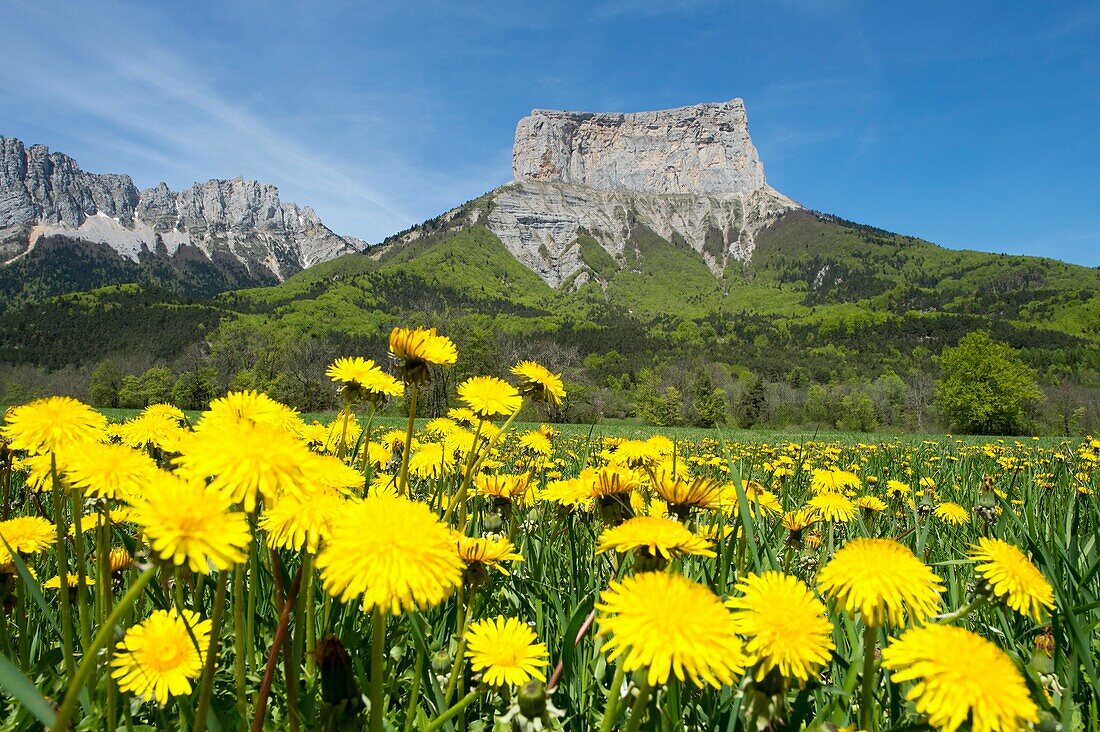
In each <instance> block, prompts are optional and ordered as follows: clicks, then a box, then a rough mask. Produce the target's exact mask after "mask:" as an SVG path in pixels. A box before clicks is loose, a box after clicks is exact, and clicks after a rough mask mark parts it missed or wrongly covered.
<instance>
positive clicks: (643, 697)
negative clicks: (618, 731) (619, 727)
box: [626, 679, 650, 732]
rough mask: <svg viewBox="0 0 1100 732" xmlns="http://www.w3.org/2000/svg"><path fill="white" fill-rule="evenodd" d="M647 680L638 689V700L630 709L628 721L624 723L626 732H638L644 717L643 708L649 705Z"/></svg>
mask: <svg viewBox="0 0 1100 732" xmlns="http://www.w3.org/2000/svg"><path fill="white" fill-rule="evenodd" d="M649 688H650V687H649V680H648V679H645V680H643V681H642V683H641V685H640V686H639V687H638V698H637V699H635V700H634V704H633V705H632V706H631V707H630V720H629V721H628V722H627V723H626V732H638V730H639V729H640V728H641V726H642V718H643V717H645V707H646V704H648V703H649Z"/></svg>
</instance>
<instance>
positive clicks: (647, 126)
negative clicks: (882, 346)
mask: <svg viewBox="0 0 1100 732" xmlns="http://www.w3.org/2000/svg"><path fill="white" fill-rule="evenodd" d="M512 172H513V176H514V178H515V180H514V182H513V183H511V184H509V185H506V186H504V187H502V188H499V189H497V190H496V191H493V192H492V193H491V194H489V197H488V200H487V201H486V205H485V206H484V207H476V208H470V207H467V208H460V209H456V210H455V211H452V212H449V213H448V214H445V215H444V216H443V217H442V220H443V221H444V222H446V223H449V224H451V225H459V226H461V225H464V224H466V223H473V222H474V221H475V220H476V221H477V222H479V223H484V224H485V225H486V226H488V228H489V229H490V230H491V231H492V232H493V233H494V234H496V235H497V236H498V237H499V238H500V240H501V241H502V242H503V243H504V245H505V246H506V247H507V248H508V250H509V251H510V252H511V253H512V255H513V256H515V257H516V258H517V259H518V260H519V261H521V262H523V263H524V264H525V265H527V266H528V267H530V268H531V269H533V270H534V271H535V272H537V273H538V274H539V276H541V277H542V278H543V279H544V280H546V282H548V283H549V284H550V285H552V286H554V287H561V286H567V287H569V286H576V285H579V284H583V283H584V282H586V281H589V280H591V279H600V278H601V275H600V274H599V273H597V272H595V271H593V270H592V269H591V268H589V267H587V266H586V265H585V263H584V258H583V257H582V255H581V251H582V242H581V238H582V237H591V238H592V239H594V240H595V241H596V242H597V243H598V244H599V245H600V246H602V247H603V249H604V250H606V251H607V253H608V254H610V255H611V257H612V258H613V259H614V260H615V262H616V263H617V264H618V266H619V267H620V268H622V267H627V266H629V262H630V261H631V257H630V256H628V255H629V254H630V252H629V251H628V250H629V248H630V246H631V239H632V234H633V233H634V232H636V231H637V229H638V228H639V227H644V228H647V229H649V230H651V231H653V232H654V233H656V234H657V235H659V236H660V237H661V238H663V239H665V240H667V241H668V242H670V243H673V244H675V245H677V246H681V245H686V246H689V247H690V248H691V249H693V250H694V251H695V252H697V253H698V255H699V256H700V257H701V258H702V259H703V260H704V261H705V262H706V264H707V266H708V267H709V268H710V269H711V271H712V272H713V273H714V274H715V275H716V276H720V275H721V274H722V273H723V272H724V271H725V270H726V268H727V267H729V266H730V265H731V263H736V264H738V265H743V264H744V263H747V262H748V261H749V259H750V258H751V257H752V253H753V249H754V248H755V241H756V234H757V233H758V232H759V231H761V230H762V229H763V228H765V227H766V226H767V225H769V224H770V223H772V222H773V221H774V220H775V219H776V218H777V217H778V216H779V215H780V214H781V213H783V212H784V211H788V210H790V209H794V208H799V205H798V204H797V203H796V202H794V201H793V200H791V199H790V198H787V197H786V196H784V195H783V194H781V193H779V192H778V191H776V190H775V189H773V188H772V187H770V186H769V185H768V184H767V182H766V180H765V177H764V166H763V164H762V163H761V162H760V156H759V155H758V154H757V151H756V147H755V146H754V145H753V143H752V138H751V137H750V136H749V129H748V118H747V116H746V113H745V105H744V103H743V102H742V101H741V100H740V99H734V100H732V101H729V102H723V103H719V104H697V105H695V106H691V107H681V108H679V109H668V110H662V111H656V112H639V113H636V114H591V113H586V112H560V111H549V110H535V111H533V112H532V113H531V114H530V116H528V117H524V118H523V119H522V120H520V122H519V124H518V125H517V127H516V137H515V144H514V146H513V152H512ZM421 234H422V232H421V231H418V230H413V231H412V232H410V233H409V234H406V235H404V236H403V237H401V238H400V239H399V241H402V240H403V241H409V240H411V239H415V238H416V237H418V236H420V235H421Z"/></svg>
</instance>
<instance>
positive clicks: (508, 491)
mask: <svg viewBox="0 0 1100 732" xmlns="http://www.w3.org/2000/svg"><path fill="white" fill-rule="evenodd" d="M530 480H531V476H530V475H528V474H527V473H522V474H520V475H510V474H507V473H480V474H478V475H477V476H476V477H475V478H474V491H473V492H474V495H478V496H491V497H492V498H498V499H500V500H502V501H510V502H513V503H517V504H520V505H523V504H524V503H525V502H526V497H527V488H528V486H529V485H530Z"/></svg>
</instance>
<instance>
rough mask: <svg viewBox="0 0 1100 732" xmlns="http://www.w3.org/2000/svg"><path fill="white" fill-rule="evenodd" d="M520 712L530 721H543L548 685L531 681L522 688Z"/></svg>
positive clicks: (520, 692) (534, 680)
mask: <svg viewBox="0 0 1100 732" xmlns="http://www.w3.org/2000/svg"><path fill="white" fill-rule="evenodd" d="M519 711H520V713H521V714H522V715H523V716H525V717H527V718H528V719H541V718H542V715H543V714H545V713H546V685H545V684H543V683H542V682H541V681H538V680H536V679H531V680H530V681H528V682H527V683H526V684H524V685H523V686H522V687H520V690H519Z"/></svg>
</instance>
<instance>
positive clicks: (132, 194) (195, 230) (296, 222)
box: [0, 137, 362, 280]
mask: <svg viewBox="0 0 1100 732" xmlns="http://www.w3.org/2000/svg"><path fill="white" fill-rule="evenodd" d="M50 236H65V237H68V238H71V239H78V240H86V241H91V242H95V243H102V244H106V245H108V246H110V247H111V248H112V249H114V250H115V251H116V252H117V253H118V254H119V255H120V256H122V257H124V258H126V259H130V260H132V261H137V260H138V259H139V256H140V255H141V253H142V252H143V251H149V252H154V251H160V252H163V253H165V254H167V255H168V256H170V257H171V256H174V255H176V254H177V252H179V251H180V249H181V248H182V247H187V250H188V252H189V254H190V253H193V251H194V250H196V249H197V250H198V251H199V252H200V253H201V254H202V255H205V256H206V257H207V258H209V259H210V260H211V261H226V258H228V260H232V261H236V262H239V263H240V264H242V265H244V267H245V268H246V269H247V270H248V271H250V272H253V273H254V274H255V275H256V277H257V279H259V280H266V279H270V278H272V277H274V278H275V279H284V278H285V277H288V276H290V275H291V274H294V273H295V272H297V271H299V270H301V269H304V268H305V267H309V266H311V265H313V264H317V263H318V262H323V261H326V260H329V259H332V258H334V257H337V256H339V255H341V254H346V253H348V252H353V251H359V250H361V248H362V247H361V246H360V245H359V242H358V241H357V240H348V239H346V238H344V237H341V236H337V235H336V234H334V233H333V232H332V231H330V230H329V229H328V228H327V227H326V226H325V225H324V224H323V223H322V222H321V220H320V219H319V218H318V217H317V214H316V213H315V212H314V211H313V209H312V208H310V207H308V206H306V207H304V208H301V207H299V206H297V205H296V204H294V203H290V202H284V201H282V200H281V199H280V198H279V190H278V188H276V187H275V186H273V185H271V184H268V183H260V182H258V181H251V180H244V179H242V178H234V179H232V180H209V181H207V182H206V183H201V184H200V183H196V184H194V185H193V186H191V187H190V188H187V189H184V190H182V191H171V190H169V189H168V186H167V185H165V184H164V183H161V184H160V185H158V186H156V187H154V188H149V189H146V190H143V191H139V190H138V189H137V188H136V187H135V186H134V184H133V181H132V180H131V179H130V177H129V176H128V175H110V174H108V175H102V174H94V173H87V172H85V171H83V170H81V169H80V166H79V165H77V163H76V161H75V160H73V159H72V158H70V157H68V156H67V155H64V154H62V153H57V152H53V153H51V152H50V151H49V150H48V149H47V148H46V147H45V146H43V145H34V146H32V147H29V148H27V147H25V146H24V145H23V143H22V142H20V141H19V140H16V139H14V138H5V137H0V264H4V263H7V262H11V261H14V260H16V259H18V258H20V257H22V256H25V255H26V254H27V253H28V252H29V251H31V250H33V248H34V246H35V243H36V242H37V241H38V240H39V239H41V238H42V237H50Z"/></svg>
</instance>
